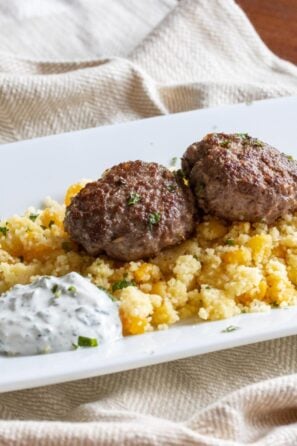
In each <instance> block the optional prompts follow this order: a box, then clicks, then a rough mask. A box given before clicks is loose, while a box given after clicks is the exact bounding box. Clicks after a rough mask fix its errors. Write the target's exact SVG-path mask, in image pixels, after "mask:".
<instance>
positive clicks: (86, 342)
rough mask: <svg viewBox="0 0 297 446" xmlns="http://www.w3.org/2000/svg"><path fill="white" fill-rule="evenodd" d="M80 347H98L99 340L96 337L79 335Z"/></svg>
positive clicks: (78, 343)
mask: <svg viewBox="0 0 297 446" xmlns="http://www.w3.org/2000/svg"><path fill="white" fill-rule="evenodd" d="M77 345H78V346H79V347H98V341H97V339H96V338H87V337H86V336H79V337H78V340H77Z"/></svg>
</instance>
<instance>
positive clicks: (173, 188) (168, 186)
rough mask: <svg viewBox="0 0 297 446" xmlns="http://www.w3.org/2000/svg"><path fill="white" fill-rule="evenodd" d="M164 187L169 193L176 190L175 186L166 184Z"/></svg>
mask: <svg viewBox="0 0 297 446" xmlns="http://www.w3.org/2000/svg"><path fill="white" fill-rule="evenodd" d="M166 187H167V189H168V190H169V192H174V191H175V190H176V186H175V184H168V185H167V186H166Z"/></svg>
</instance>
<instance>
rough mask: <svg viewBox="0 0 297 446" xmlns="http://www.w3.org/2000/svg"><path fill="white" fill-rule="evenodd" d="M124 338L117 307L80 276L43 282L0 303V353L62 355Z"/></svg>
mask: <svg viewBox="0 0 297 446" xmlns="http://www.w3.org/2000/svg"><path fill="white" fill-rule="evenodd" d="M121 337H122V324H121V320H120V317H119V310H118V305H117V304H116V302H113V301H112V299H111V298H110V297H109V295H108V294H107V293H106V292H105V291H103V290H101V289H99V288H98V287H96V286H95V285H93V284H92V283H91V282H90V281H89V280H88V279H86V278H84V277H82V276H81V275H80V274H77V273H70V274H67V275H66V276H63V277H53V276H43V277H40V278H39V279H38V280H36V281H35V282H34V283H32V284H30V285H16V286H14V287H13V288H11V290H9V291H8V292H6V293H5V294H2V296H1V297H0V353H4V354H8V355H34V354H38V353H50V352H60V351H67V350H73V349H75V348H77V347H96V346H97V345H99V344H100V343H102V342H111V341H114V340H116V339H119V338H121Z"/></svg>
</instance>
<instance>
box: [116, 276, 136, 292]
mask: <svg viewBox="0 0 297 446" xmlns="http://www.w3.org/2000/svg"><path fill="white" fill-rule="evenodd" d="M128 286H136V283H135V282H134V280H127V279H122V280H118V282H115V283H114V284H113V285H112V287H111V289H112V291H117V290H122V289H123V288H127V287H128Z"/></svg>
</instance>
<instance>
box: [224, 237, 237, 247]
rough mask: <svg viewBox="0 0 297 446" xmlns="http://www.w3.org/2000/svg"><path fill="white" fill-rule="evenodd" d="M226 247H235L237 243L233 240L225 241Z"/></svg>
mask: <svg viewBox="0 0 297 446" xmlns="http://www.w3.org/2000/svg"><path fill="white" fill-rule="evenodd" d="M225 243H226V245H229V246H234V245H235V241H234V240H232V239H231V238H228V239H227V240H225Z"/></svg>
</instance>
